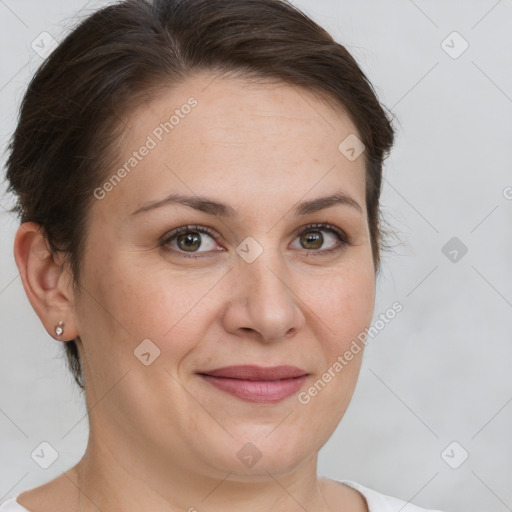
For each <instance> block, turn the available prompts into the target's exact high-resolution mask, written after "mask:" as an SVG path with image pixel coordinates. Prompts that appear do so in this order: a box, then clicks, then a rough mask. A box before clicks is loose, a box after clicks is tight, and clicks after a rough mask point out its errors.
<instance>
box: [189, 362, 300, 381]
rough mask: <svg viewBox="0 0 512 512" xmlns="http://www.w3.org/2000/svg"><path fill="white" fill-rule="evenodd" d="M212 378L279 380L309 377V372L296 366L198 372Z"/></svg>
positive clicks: (232, 367) (231, 367)
mask: <svg viewBox="0 0 512 512" xmlns="http://www.w3.org/2000/svg"><path fill="white" fill-rule="evenodd" d="M197 373H199V374H201V375H210V376H212V377H226V378H230V379H239V380H279V379H291V378H294V377H302V376H304V375H308V372H306V371H305V370H301V369H300V368H297V367H296V366H286V365H285V366H255V365H244V366H226V367H224V368H217V369H215V370H207V371H204V372H197Z"/></svg>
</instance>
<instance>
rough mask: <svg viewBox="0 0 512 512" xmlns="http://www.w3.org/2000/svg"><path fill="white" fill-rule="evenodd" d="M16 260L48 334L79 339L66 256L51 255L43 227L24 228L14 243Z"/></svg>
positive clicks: (28, 225) (32, 225)
mask: <svg viewBox="0 0 512 512" xmlns="http://www.w3.org/2000/svg"><path fill="white" fill-rule="evenodd" d="M14 259H15V260H16V265H17V267H18V270H19V273H20V277H21V280H22V283H23V288H24V289H25V293H26V294H27V298H28V300H29V301H30V304H31V305H32V307H33V308H34V311H35V312H36V314H37V316H38V317H39V319H40V320H41V322H42V323H43V325H44V326H45V329H46V331H47V332H48V334H50V336H52V337H53V338H55V339H59V340H61V339H62V341H66V340H70V339H74V338H76V337H77V335H78V333H77V332H76V325H75V312H74V293H73V287H72V279H71V275H70V273H69V272H68V271H67V270H66V268H65V264H64V258H63V257H62V253H59V254H58V255H57V256H56V255H54V254H52V253H51V251H50V248H49V245H48V242H47V240H46V238H45V236H44V230H43V228H42V226H41V225H39V224H37V223H35V222H24V223H23V224H21V226H20V227H19V228H18V231H17V232H16V236H15V239H14ZM60 322H62V323H61V324H59V323H60ZM64 324H65V326H66V327H65V329H64ZM59 332H60V334H59Z"/></svg>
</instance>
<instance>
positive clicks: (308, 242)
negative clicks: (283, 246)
mask: <svg viewBox="0 0 512 512" xmlns="http://www.w3.org/2000/svg"><path fill="white" fill-rule="evenodd" d="M300 243H301V244H302V247H304V249H320V248H321V247H322V244H323V243H324V237H323V235H322V233H321V232H320V231H309V232H308V233H307V234H303V235H302V236H301V237H300Z"/></svg>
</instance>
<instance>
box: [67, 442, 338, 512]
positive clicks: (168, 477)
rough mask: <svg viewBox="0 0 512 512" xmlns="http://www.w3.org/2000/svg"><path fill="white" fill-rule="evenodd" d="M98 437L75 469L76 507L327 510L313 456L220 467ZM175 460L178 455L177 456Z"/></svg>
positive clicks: (163, 511) (83, 510)
mask: <svg viewBox="0 0 512 512" xmlns="http://www.w3.org/2000/svg"><path fill="white" fill-rule="evenodd" d="M116 441H117V442H116V443H109V442H96V440H95V439H94V437H93V436H92V435H91V436H90V438H89V443H88V446H87V450H86V453H85V455H84V457H83V458H82V460H81V461H80V462H79V463H78V464H77V465H76V466H75V467H74V468H73V474H74V479H75V483H76V493H77V494H78V496H77V502H78V507H77V509H78V510H79V511H80V512H89V510H91V511H92V510H94V512H97V510H98V509H100V510H123V512H136V511H137V512H140V510H152V512H174V511H180V512H183V511H184V510H186V511H188V512H202V511H204V510H208V512H225V511H226V510H237V512H262V511H268V510H272V511H273V512H285V511H286V512H290V511H295V510H297V511H301V512H302V511H303V510H314V511H315V512H327V511H330V510H331V509H330V508H329V506H328V504H327V502H326V500H325V497H324V493H323V484H322V482H321V481H319V480H318V478H317V475H316V469H317V468H316V464H317V457H316V455H315V456H314V457H311V458H310V459H309V460H306V461H304V462H303V463H302V464H301V465H300V467H298V468H294V469H293V470H291V471H289V472H287V473H280V474H276V473H271V472H269V471H263V472H260V473H259V474H247V473H245V474H244V473H237V472H218V471H215V469H214V468H208V467H207V466H206V465H205V464H201V462H200V461H198V462H197V463H196V464H195V465H194V464H193V463H191V462H190V461H181V460H172V461H169V460H161V458H159V456H158V454H154V453H152V452H151V450H150V449H147V448H144V447H143V446H136V447H135V448H134V446H133V445H132V444H129V445H127V446H128V448H127V446H124V445H123V443H122V442H121V443H120V442H119V439H118V440H116ZM177 459H178V458H177Z"/></svg>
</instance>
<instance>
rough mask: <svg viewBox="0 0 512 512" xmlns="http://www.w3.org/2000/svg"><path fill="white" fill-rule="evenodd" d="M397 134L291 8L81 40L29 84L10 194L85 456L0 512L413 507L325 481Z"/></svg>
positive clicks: (93, 32)
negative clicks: (79, 397)
mask: <svg viewBox="0 0 512 512" xmlns="http://www.w3.org/2000/svg"><path fill="white" fill-rule="evenodd" d="M393 134H394V132H393V128H392V127H391V124H390V122H389V120H388V118H387V116H386V114H385V112H384V110H383V108H382V106H381V105H380V104H379V101H378V100H377V98H376V96H375V94H374V91H373V89H372V86H371V84H370V83H369V81H368V80H367V78H366V77H365V75H364V74H363V73H362V71H361V70H360V68H359V67H358V66H357V64H356V62H355V61H354V59H353V58H352V57H351V56H350V54H349V53H348V52H347V51H346V49H345V48H344V47H343V46H341V45H339V44H337V43H336V42H334V41H333V39H332V38H331V36H330V35H329V34H327V33H326V32H325V31H324V30H323V29H322V28H320V27H319V26H318V25H316V24H315V23H314V22H313V21H312V20H311V19H309V18H308V17H306V16H305V15H304V14H302V13H301V12H299V11H298V10H297V9H295V8H293V7H292V6H291V5H289V4H288V3H285V2H284V1H281V0H216V1H213V2H212V1H211V0H186V1H183V0H181V1H180V0H154V1H149V0H147V1H144V0H128V1H123V2H120V3H118V4H116V5H113V6H110V7H106V8H103V9H101V10H99V11H97V12H96V13H94V14H93V15H92V16H90V17H89V18H88V19H86V20H85V21H84V22H82V23H81V24H80V25H79V26H78V27H77V28H76V29H75V30H74V31H73V32H72V33H71V34H70V35H69V36H68V37H67V38H66V39H65V40H64V41H63V42H62V43H61V44H60V45H59V46H58V47H57V49H56V50H55V51H54V52H53V53H52V55H51V56H50V57H49V58H48V60H47V61H46V62H45V63H44V65H43V66H42V67H41V69H40V70H39V71H38V72H37V74H36V76H35V77H34V79H33V81H32V82H31V84H30V86H29V88H28V91H27V93H26V96H25V98H24V100H23V104H22V109H21V115H20V119H19V124H18V127H17V129H16V132H15V134H14V136H13V139H12V144H11V148H10V156H9V161H8V169H7V178H8V180H9V183H10V190H11V191H12V192H14V193H15V194H17V196H18V204H17V206H16V208H15V210H16V211H17V212H18V213H19V214H20V217H21V221H22V224H21V226H20V228H19V230H18V232H17V234H16V238H15V243H14V253H15V259H16V263H17V265H18V268H19V270H20V275H21V277H22V280H23V285H24V288H25V291H26V293H27V296H28V298H29V300H30V302H31V304H32V306H33V308H34V310H35V311H36V313H37V314H38V316H39V318H40V319H41V321H42V323H43V325H44V326H45V328H46V330H47V331H48V333H49V334H50V335H51V336H52V337H54V338H55V339H57V340H59V341H62V342H63V343H64V347H65V350H66V354H67V356H68V361H69V365H70V369H71V371H72V372H73V375H74V377H75V380H76V382H77V384H78V385H79V386H80V387H81V388H82V389H83V390H84V392H85V397H86V402H87V407H88V418H89V429H90V435H89V441H88V445H87V449H86V452H85V454H84V456H83V458H82V459H81V460H80V461H79V462H78V463H77V464H76V465H75V466H74V467H72V468H71V469H69V470H68V471H66V472H65V473H63V474H62V475H61V476H59V477H58V478H56V479H54V480H52V481H50V482H47V483H45V484H44V485H41V486H39V487H37V488H34V489H30V490H26V491H25V492H22V493H20V494H18V495H16V496H12V497H10V499H8V500H7V501H6V502H5V503H4V504H3V505H2V506H1V507H0V510H1V511H2V512H13V511H18V512H19V511H27V510H28V511H32V512H46V511H50V510H66V511H70V512H72V511H77V512H78V511H80V512H82V511H89V510H91V511H92V510H102V511H105V512H106V511H111V510H112V511H114V510H123V512H132V511H141V510H152V511H153V512H160V511H166V512H167V511H175V510H188V511H196V510H197V511H199V512H201V511H220V510H222V511H225V510H237V511H255V510H272V511H277V512H280V511H287V512H289V511H295V510H297V511H298V510H310V511H313V510H314V511H315V512H323V511H334V510H350V511H378V512H380V511H385V510H399V509H401V508H403V507H404V506H405V505H406V503H405V502H404V501H402V500H399V499H396V498H392V497H389V496H386V495H384V494H380V493H378V492H377V491H374V490H371V489H369V488H367V487H364V486H362V485H360V484H358V483H356V482H351V481H341V482H337V481H333V480H329V479H325V478H318V477H317V470H316V468H317V457H318V452H319V450H320V448H321V447H322V446H323V445H324V444H325V443H326V442H327V440H328V439H329V437H330V436H331V434H332V433H333V432H334V430H335V429H336V427H337V425H338V424H339V422H340V420H341V418H342V417H343V415H344V413H345V411H346V409H347V407H348V405H349V402H350V399H351V397H352V394H353V391H354V388H355V385H356V381H357V378H358V374H359V369H360V365H361V357H362V352H363V351H362V349H361V348H362V347H361V346H359V347H358V348H359V350H357V351H356V350H353V349H352V347H354V341H355V340H357V339H359V340H361V333H362V332H364V330H365V328H367V327H368V325H369V323H370V321H371V318H372V313H373V307H374V298H375V279H376V276H377V273H378V271H379V251H380V248H381V246H382V233H381V230H380V225H379V194H380V188H381V173H382V163H383V160H384V158H385V157H386V156H387V154H388V152H389V150H390V148H391V146H392V144H393ZM363 345H364V344H363ZM350 351H351V352H352V354H353V355H352V356H351V357H350V358H348V359H347V358H345V359H343V361H344V363H343V364H342V363H341V362H340V357H343V355H345V354H347V353H348V352H350ZM407 510H416V511H419V510H424V509H420V508H417V507H413V506H409V507H408V508H407Z"/></svg>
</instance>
